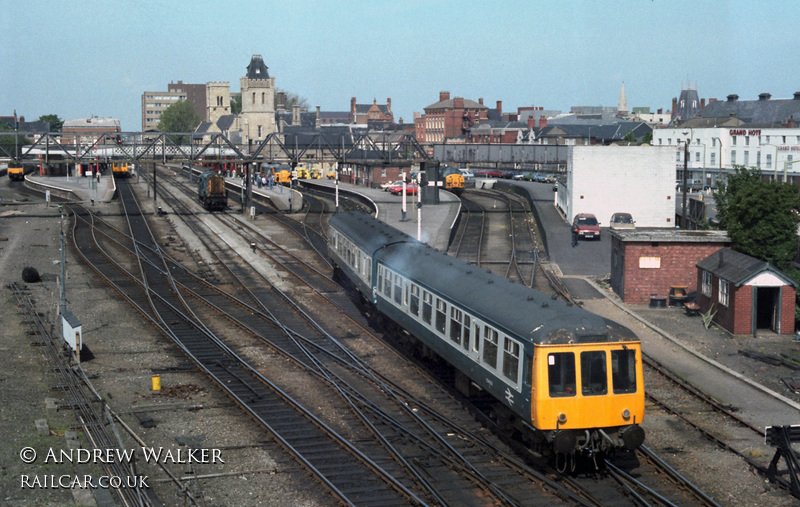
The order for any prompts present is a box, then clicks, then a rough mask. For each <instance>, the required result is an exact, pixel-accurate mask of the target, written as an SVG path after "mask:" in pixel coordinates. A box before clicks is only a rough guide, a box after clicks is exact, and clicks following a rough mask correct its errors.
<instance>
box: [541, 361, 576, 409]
mask: <svg viewBox="0 0 800 507" xmlns="http://www.w3.org/2000/svg"><path fill="white" fill-rule="evenodd" d="M547 383H548V384H549V387H550V397H552V398H556V397H563V396H575V354H573V353H572V352H558V353H555V354H547Z"/></svg>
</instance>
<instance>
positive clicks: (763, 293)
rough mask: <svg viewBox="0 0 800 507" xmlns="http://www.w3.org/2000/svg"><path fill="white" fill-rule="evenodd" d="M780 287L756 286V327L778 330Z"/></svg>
mask: <svg viewBox="0 0 800 507" xmlns="http://www.w3.org/2000/svg"><path fill="white" fill-rule="evenodd" d="M780 290H781V289H780V287H757V288H756V300H755V302H754V304H755V306H756V308H755V310H756V329H770V330H772V331H775V332H776V333H777V332H779V329H778V319H779V311H780V310H779V305H780Z"/></svg>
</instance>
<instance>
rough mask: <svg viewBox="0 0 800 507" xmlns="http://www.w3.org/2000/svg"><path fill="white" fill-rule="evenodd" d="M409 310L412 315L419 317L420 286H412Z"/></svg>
mask: <svg viewBox="0 0 800 507" xmlns="http://www.w3.org/2000/svg"><path fill="white" fill-rule="evenodd" d="M408 308H409V310H411V314H412V315H414V316H417V317H418V316H419V285H411V301H410V302H409V305H408Z"/></svg>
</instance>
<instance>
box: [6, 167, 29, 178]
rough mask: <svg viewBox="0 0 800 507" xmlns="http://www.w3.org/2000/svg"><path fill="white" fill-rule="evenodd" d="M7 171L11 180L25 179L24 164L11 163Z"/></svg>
mask: <svg viewBox="0 0 800 507" xmlns="http://www.w3.org/2000/svg"><path fill="white" fill-rule="evenodd" d="M6 172H7V174H8V179H10V180H11V181H22V180H24V179H25V168H24V167H23V166H22V164H20V165H13V164H9V166H8V169H7V170H6Z"/></svg>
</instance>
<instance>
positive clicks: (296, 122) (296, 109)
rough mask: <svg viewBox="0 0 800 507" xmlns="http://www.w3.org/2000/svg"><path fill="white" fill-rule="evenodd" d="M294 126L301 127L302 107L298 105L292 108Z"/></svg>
mask: <svg viewBox="0 0 800 507" xmlns="http://www.w3.org/2000/svg"><path fill="white" fill-rule="evenodd" d="M292 125H295V126H298V125H300V106H299V105H297V104H295V105H293V106H292Z"/></svg>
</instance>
